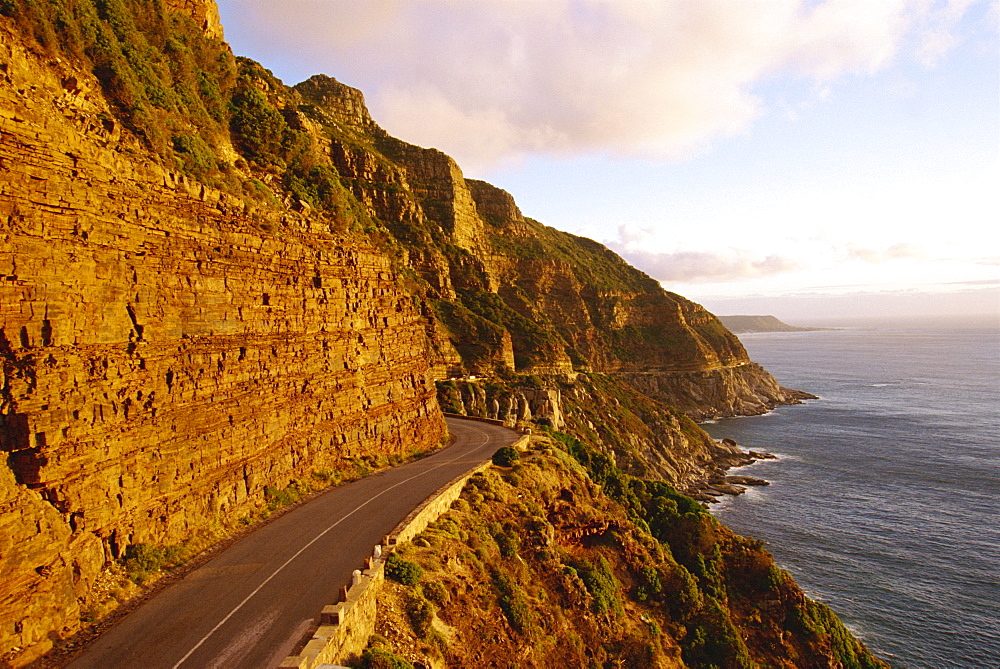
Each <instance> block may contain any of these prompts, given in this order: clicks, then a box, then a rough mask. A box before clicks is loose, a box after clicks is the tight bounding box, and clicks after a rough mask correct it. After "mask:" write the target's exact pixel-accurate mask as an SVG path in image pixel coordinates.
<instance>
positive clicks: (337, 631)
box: [278, 414, 529, 669]
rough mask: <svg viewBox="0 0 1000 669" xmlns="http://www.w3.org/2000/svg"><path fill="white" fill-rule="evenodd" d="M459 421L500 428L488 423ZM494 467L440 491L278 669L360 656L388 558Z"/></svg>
mask: <svg viewBox="0 0 1000 669" xmlns="http://www.w3.org/2000/svg"><path fill="white" fill-rule="evenodd" d="M445 415H452V414H445ZM457 417H459V418H468V419H469V420H478V421H481V422H487V423H492V424H498V423H500V421H494V420H490V419H488V418H474V417H472V416H457ZM528 440H529V437H528V436H527V435H525V436H523V437H521V438H520V439H518V440H517V441H516V442H514V443H513V444H512V445H513V446H514V448H517V449H518V450H525V449H526V448H527V447H528ZM490 466H491V463H489V462H484V463H483V464H481V465H478V466H477V467H474V468H473V469H471V470H469V471H467V472H466V473H465V474H462V475H461V476H459V477H458V478H456V479H454V480H452V481H451V482H449V483H447V484H445V485H444V486H442V487H440V488H438V489H437V490H436V491H435V492H434V493H433V494H432V495H431V496H430V497H428V498H427V499H426V500H424V501H423V502H422V503H421V504H420V506H418V507H417V508H416V509H414V510H413V511H412V512H411V513H410V515H408V516H407V517H406V518H404V519H403V521H402V522H400V523H399V525H397V526H396V527H395V528H394V529H393V530H392V532H390V533H389V534H388V535H386V537H385V541H384V544H383V546H376V547H375V550H374V554H373V556H372V557H371V558H369V559H368V561H367V565H366V569H364V570H363V571H361V570H357V571H355V572H354V576H353V578H352V581H351V584H350V585H349V586H346V587H343V588H341V597H340V599H341V601H340V602H338V603H337V604H331V605H329V606H325V607H323V612H322V614H321V617H320V624H319V627H318V628H317V630H316V632H315V633H314V634H313V636H312V639H310V640H309V642H308V643H307V644H306V646H305V648H304V649H303V650H302V652H301V653H300V654H298V655H290V656H289V657H287V658H285V660H284V661H283V662H282V663H281V664H280V665H278V666H279V668H280V669H290V668H294V669H318V668H319V667H321V666H323V665H336V664H337V663H338V662H344V661H346V660H347V659H348V658H349V657H351V656H352V655H358V654H360V653H361V652H362V651H363V650H364V649H365V647H366V646H367V645H368V638H369V637H370V636H371V635H372V633H373V632H374V631H375V622H376V619H377V617H378V610H377V600H378V595H379V592H380V590H381V586H382V583H384V582H385V557H386V556H387V555H388V553H389V552H390V551H392V550H393V549H395V547H396V546H399V545H400V544H403V543H406V542H407V541H410V540H412V539H413V538H414V537H415V536H417V535H418V534H420V533H421V532H423V531H424V530H425V529H426V528H427V526H428V525H430V524H431V523H432V522H434V521H435V520H437V519H438V518H440V517H441V516H442V515H443V514H444V513H445V512H446V511H448V509H450V508H451V505H452V503H453V502H454V501H455V500H456V499H458V497H459V495H461V493H462V489H463V488H464V487H465V484H466V482H467V481H468V480H469V478H470V477H472V476H473V475H475V474H477V473H479V472H481V471H483V470H485V469H488V468H489V467H490Z"/></svg>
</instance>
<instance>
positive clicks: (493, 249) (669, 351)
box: [296, 76, 800, 417]
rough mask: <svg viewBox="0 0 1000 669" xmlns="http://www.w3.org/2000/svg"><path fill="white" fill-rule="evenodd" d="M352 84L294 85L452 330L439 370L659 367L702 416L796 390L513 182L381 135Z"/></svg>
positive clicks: (698, 311) (658, 385) (668, 386)
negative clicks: (531, 203)
mask: <svg viewBox="0 0 1000 669" xmlns="http://www.w3.org/2000/svg"><path fill="white" fill-rule="evenodd" d="M352 91H353V89H350V88H349V87H346V86H344V85H343V84H340V83H339V82H336V81H335V80H332V79H330V78H328V77H321V76H317V77H313V78H312V79H310V80H309V81H307V82H304V83H303V84H299V85H298V86H297V87H296V92H298V93H299V94H300V95H302V97H303V99H304V100H305V101H306V102H307V104H308V105H310V107H309V112H308V113H310V114H311V115H312V116H313V118H315V119H316V121H317V122H318V124H319V125H320V127H322V128H323V129H324V131H325V132H326V134H327V135H328V136H329V137H330V141H331V150H332V154H331V155H332V157H333V162H334V165H335V167H336V168H337V170H338V173H339V174H340V175H341V177H342V178H343V179H344V181H345V184H347V185H348V186H349V188H351V191H352V193H353V194H354V196H355V197H356V198H357V200H358V201H359V202H360V203H362V204H363V206H364V207H365V209H366V211H367V213H368V214H369V215H370V216H371V217H372V218H373V219H374V220H377V221H381V222H382V223H383V224H384V225H385V227H386V228H387V229H388V230H389V231H390V232H391V233H392V234H393V235H394V237H395V238H396V239H397V240H398V241H399V242H400V243H401V245H402V246H403V247H404V248H405V249H406V251H407V253H408V254H409V259H410V261H411V265H412V267H413V268H414V269H415V270H416V271H417V272H418V274H419V276H420V278H421V279H422V281H423V283H424V289H425V291H426V295H427V297H428V299H429V300H430V301H431V302H432V303H434V304H435V305H436V313H437V316H438V320H439V321H441V322H442V323H443V325H444V326H445V328H446V329H447V330H448V331H449V334H450V340H451V342H452V344H453V345H454V347H455V349H456V350H457V352H458V354H459V356H460V357H461V366H460V367H456V365H455V359H454V357H452V358H450V359H447V360H445V359H441V358H439V359H437V360H436V361H435V362H436V363H437V364H436V370H437V375H438V377H439V378H441V377H444V376H445V375H451V374H455V373H461V372H463V371H469V372H473V373H478V374H484V373H485V374H490V373H496V372H498V371H503V370H505V369H506V370H511V371H513V370H516V371H518V372H521V373H533V374H562V375H567V374H569V375H571V374H573V373H574V372H577V371H583V372H598V373H621V374H625V375H626V378H630V379H631V378H639V375H641V376H642V377H649V376H650V375H653V376H655V377H656V379H655V380H653V381H652V382H651V381H650V379H648V378H643V380H642V387H643V389H644V390H646V391H649V392H651V393H654V394H655V395H656V396H657V397H659V398H661V399H662V400H664V401H665V402H667V403H670V404H674V405H678V406H681V407H682V408H683V409H684V410H685V411H689V412H690V413H691V415H693V416H697V417H705V416H711V415H738V414H746V413H760V412H763V411H765V410H767V409H769V408H772V407H773V406H775V405H776V404H780V403H785V402H792V401H796V400H797V399H798V398H799V397H800V396H799V395H797V394H796V393H794V392H792V391H788V390H787V389H784V388H781V387H780V386H778V384H777V383H776V382H775V381H774V379H773V378H772V377H771V376H770V375H769V374H767V372H765V371H764V370H763V369H761V368H760V367H759V366H756V365H753V364H750V360H749V358H748V357H747V354H746V351H745V350H744V348H743V346H742V345H741V344H740V342H739V340H738V339H736V337H735V336H733V335H732V334H731V333H730V332H729V331H728V330H726V328H725V327H724V326H723V325H722V324H721V323H720V322H719V320H718V319H717V318H716V317H715V316H713V315H712V314H710V313H708V312H707V311H705V310H704V309H703V308H702V307H700V306H699V305H697V304H694V303H693V302H690V301H688V300H685V299H684V298H682V297H680V296H678V295H674V294H672V293H668V292H666V291H664V290H663V289H662V288H661V287H660V286H659V284H657V283H656V282H655V281H654V280H653V279H651V278H649V277H648V276H646V275H644V274H642V273H641V272H639V271H638V270H636V269H634V268H632V267H631V266H629V265H628V264H627V263H625V262H624V261H623V260H622V259H621V258H620V257H618V256H617V255H616V254H614V253H613V252H612V251H610V250H609V249H607V248H605V247H603V246H601V245H600V244H597V243H596V242H593V241H591V240H588V239H584V238H581V237H576V236H574V235H570V234H567V233H563V232H559V231H557V230H554V229H552V228H548V227H546V226H544V225H542V224H540V223H538V222H537V221H534V220H531V219H529V218H526V217H524V216H523V215H522V214H521V211H520V210H519V209H518V207H517V205H516V204H515V202H514V200H513V198H512V197H511V196H510V194H508V193H506V192H504V191H502V190H501V189H498V188H496V187H494V186H491V185H490V184H487V183H485V182H482V181H475V180H467V179H464V178H463V177H462V174H461V171H460V170H459V168H458V166H457V165H456V164H455V162H454V161H453V160H451V158H449V157H448V156H446V155H445V154H443V153H441V152H439V151H435V150H433V149H422V148H419V147H415V146H412V145H409V144H405V143H404V142H400V141H399V140H395V139H393V138H390V137H388V136H386V134H385V133H384V131H382V130H381V129H380V128H378V126H377V125H375V124H374V122H372V121H371V119H370V116H368V114H367V112H366V111H361V109H362V105H363V99H362V98H360V97H359V95H358V94H357V93H356V92H352ZM470 335H471V336H470ZM508 336H509V340H508V339H507V337H508ZM449 352H451V351H450V349H449ZM706 384H707V385H708V386H710V387H711V388H712V390H710V391H709V392H708V393H707V395H709V396H710V399H711V401H710V402H707V403H706V402H703V400H704V399H705V396H706V393H704V392H702V388H703V387H704V386H705V385H706Z"/></svg>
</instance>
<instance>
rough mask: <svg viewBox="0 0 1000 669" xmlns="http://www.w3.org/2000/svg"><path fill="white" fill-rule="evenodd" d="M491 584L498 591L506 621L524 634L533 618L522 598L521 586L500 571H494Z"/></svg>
mask: <svg viewBox="0 0 1000 669" xmlns="http://www.w3.org/2000/svg"><path fill="white" fill-rule="evenodd" d="M493 584H494V585H495V586H496V589H497V591H498V592H499V593H500V596H499V597H498V598H497V599H498V603H499V604H500V609H501V610H502V611H503V613H504V615H505V616H506V617H507V622H509V623H510V626H511V627H513V628H514V631H516V632H518V633H519V634H525V633H526V632H528V631H530V629H531V626H532V623H533V621H534V620H533V616H532V615H531V609H530V608H528V603H527V602H526V601H525V599H524V592H523V591H522V590H521V587H520V586H519V585H518V584H517V583H516V582H514V581H513V580H511V578H510V577H509V576H507V575H506V574H504V573H503V572H500V571H496V572H494V574H493Z"/></svg>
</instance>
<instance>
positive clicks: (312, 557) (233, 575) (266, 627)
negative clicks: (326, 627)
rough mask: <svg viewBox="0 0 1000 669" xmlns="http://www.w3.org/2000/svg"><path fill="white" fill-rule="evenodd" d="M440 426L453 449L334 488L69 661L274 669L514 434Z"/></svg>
mask: <svg viewBox="0 0 1000 669" xmlns="http://www.w3.org/2000/svg"><path fill="white" fill-rule="evenodd" d="M447 421H448V429H449V430H450V432H451V433H452V434H453V435H454V436H455V437H456V441H455V443H454V444H453V445H452V446H450V447H448V448H446V449H443V450H441V451H439V452H437V453H435V454H434V455H431V456H429V457H426V458H423V459H421V460H417V461H415V462H410V463H408V464H405V465H401V466H399V467H395V468H393V469H390V470H387V471H384V472H381V473H379V474H375V475H373V476H369V477H367V478H364V479H361V480H358V481H355V482H353V483H350V484H347V485H344V486H341V487H338V488H334V489H333V490H330V491H329V492H327V493H324V494H323V495H321V496H319V497H317V498H316V499H314V500H311V501H310V502H308V503H307V504H303V505H302V506H300V507H299V508H297V509H294V510H293V511H290V512H288V513H286V514H285V515H283V516H281V517H280V518H277V519H276V520H274V521H272V522H270V523H268V524H266V525H264V526H262V527H261V528H260V529H259V530H257V531H255V532H253V533H252V534H249V535H247V536H246V537H244V538H243V539H241V540H240V541H238V542H237V543H235V544H233V545H232V546H230V547H229V548H227V549H226V550H225V551H223V552H221V553H219V555H217V556H215V557H214V558H212V559H211V560H209V561H208V562H206V563H205V564H204V565H202V566H201V567H199V568H198V569H196V570H194V571H192V572H191V573H189V574H188V575H187V576H185V577H184V578H183V579H181V580H179V581H178V582H177V583H174V584H172V585H170V586H169V587H167V588H166V589H164V590H163V591H162V592H160V593H159V594H157V595H156V596H154V597H153V598H151V599H150V600H149V601H148V602H146V603H145V604H143V605H142V606H141V607H139V608H138V609H136V610H135V611H133V612H132V613H130V614H129V615H128V616H126V617H125V618H123V619H122V620H121V622H119V623H118V624H117V625H115V626H114V627H112V628H111V629H109V630H108V631H107V632H105V633H104V634H103V635H102V636H101V637H99V638H98V639H97V640H95V641H94V642H93V643H92V644H91V645H90V646H88V647H87V648H86V649H85V650H84V651H83V652H82V653H80V654H79V655H77V656H76V657H75V658H74V659H73V660H72V661H71V662H70V663H69V665H68V666H70V667H75V668H83V667H92V668H95V669H97V668H99V669H116V668H118V667H121V668H122V669H124V668H126V667H127V668H129V669H136V668H141V669H159V668H160V667H164V668H168V669H179V668H181V667H185V668H196V667H197V668H198V669H203V668H204V669H208V668H211V667H219V668H222V667H225V668H226V669H232V668H234V667H238V668H239V669H244V668H246V669H254V668H258V667H259V668H261V669H270V668H272V667H275V666H276V665H278V664H280V663H281V661H282V660H283V659H284V658H285V657H286V656H287V655H289V654H290V653H291V652H292V650H293V647H294V646H295V645H296V644H297V643H298V642H299V641H300V640H301V639H302V637H303V634H304V633H305V632H306V631H307V630H308V628H309V626H310V625H311V624H312V622H313V619H315V618H317V617H318V616H319V614H320V611H321V610H322V609H323V607H324V606H325V605H327V604H333V603H335V602H336V601H337V596H338V593H339V590H340V587H341V586H342V585H346V584H347V583H348V582H349V580H350V578H351V573H352V572H353V571H354V570H355V569H359V568H361V567H362V564H363V562H364V560H365V558H366V557H368V556H369V555H371V552H372V550H373V548H374V546H375V545H376V544H378V543H381V541H382V539H383V538H384V537H385V535H386V534H388V533H389V532H390V531H391V530H392V529H393V528H394V527H395V526H396V525H397V524H398V523H399V522H400V521H401V520H403V518H405V517H406V516H407V515H408V514H409V513H410V511H412V510H413V509H414V508H415V507H416V506H417V505H418V504H420V502H422V501H423V500H424V499H426V498H427V497H428V496H429V495H430V494H431V493H432V492H434V491H435V490H437V489H438V488H440V487H441V486H443V485H444V484H445V483H447V482H449V481H451V480H452V479H454V478H456V477H458V476H460V475H461V474H463V473H465V472H466V471H468V470H470V469H472V468H473V467H474V466H476V465H478V464H480V463H482V462H484V461H485V460H488V459H489V457H490V456H491V455H492V454H493V453H494V451H496V449H498V448H500V447H501V446H507V445H509V444H511V443H513V442H514V441H515V440H516V439H517V438H518V436H517V435H516V434H515V433H514V432H513V431H511V430H508V429H505V428H502V427H498V426H495V425H489V424H486V423H478V422H473V421H465V420H457V419H452V418H448V419H447Z"/></svg>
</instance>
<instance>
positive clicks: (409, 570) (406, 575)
mask: <svg viewBox="0 0 1000 669" xmlns="http://www.w3.org/2000/svg"><path fill="white" fill-rule="evenodd" d="M385 575H386V576H387V577H388V578H391V579H392V580H394V581H396V582H398V583H402V584H403V585H416V584H417V583H420V579H422V578H423V577H424V570H423V568H422V567H421V566H420V565H419V564H417V563H416V562H414V561H412V560H407V559H406V558H404V557H402V556H401V555H400V554H399V553H389V557H388V558H386V560H385Z"/></svg>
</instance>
